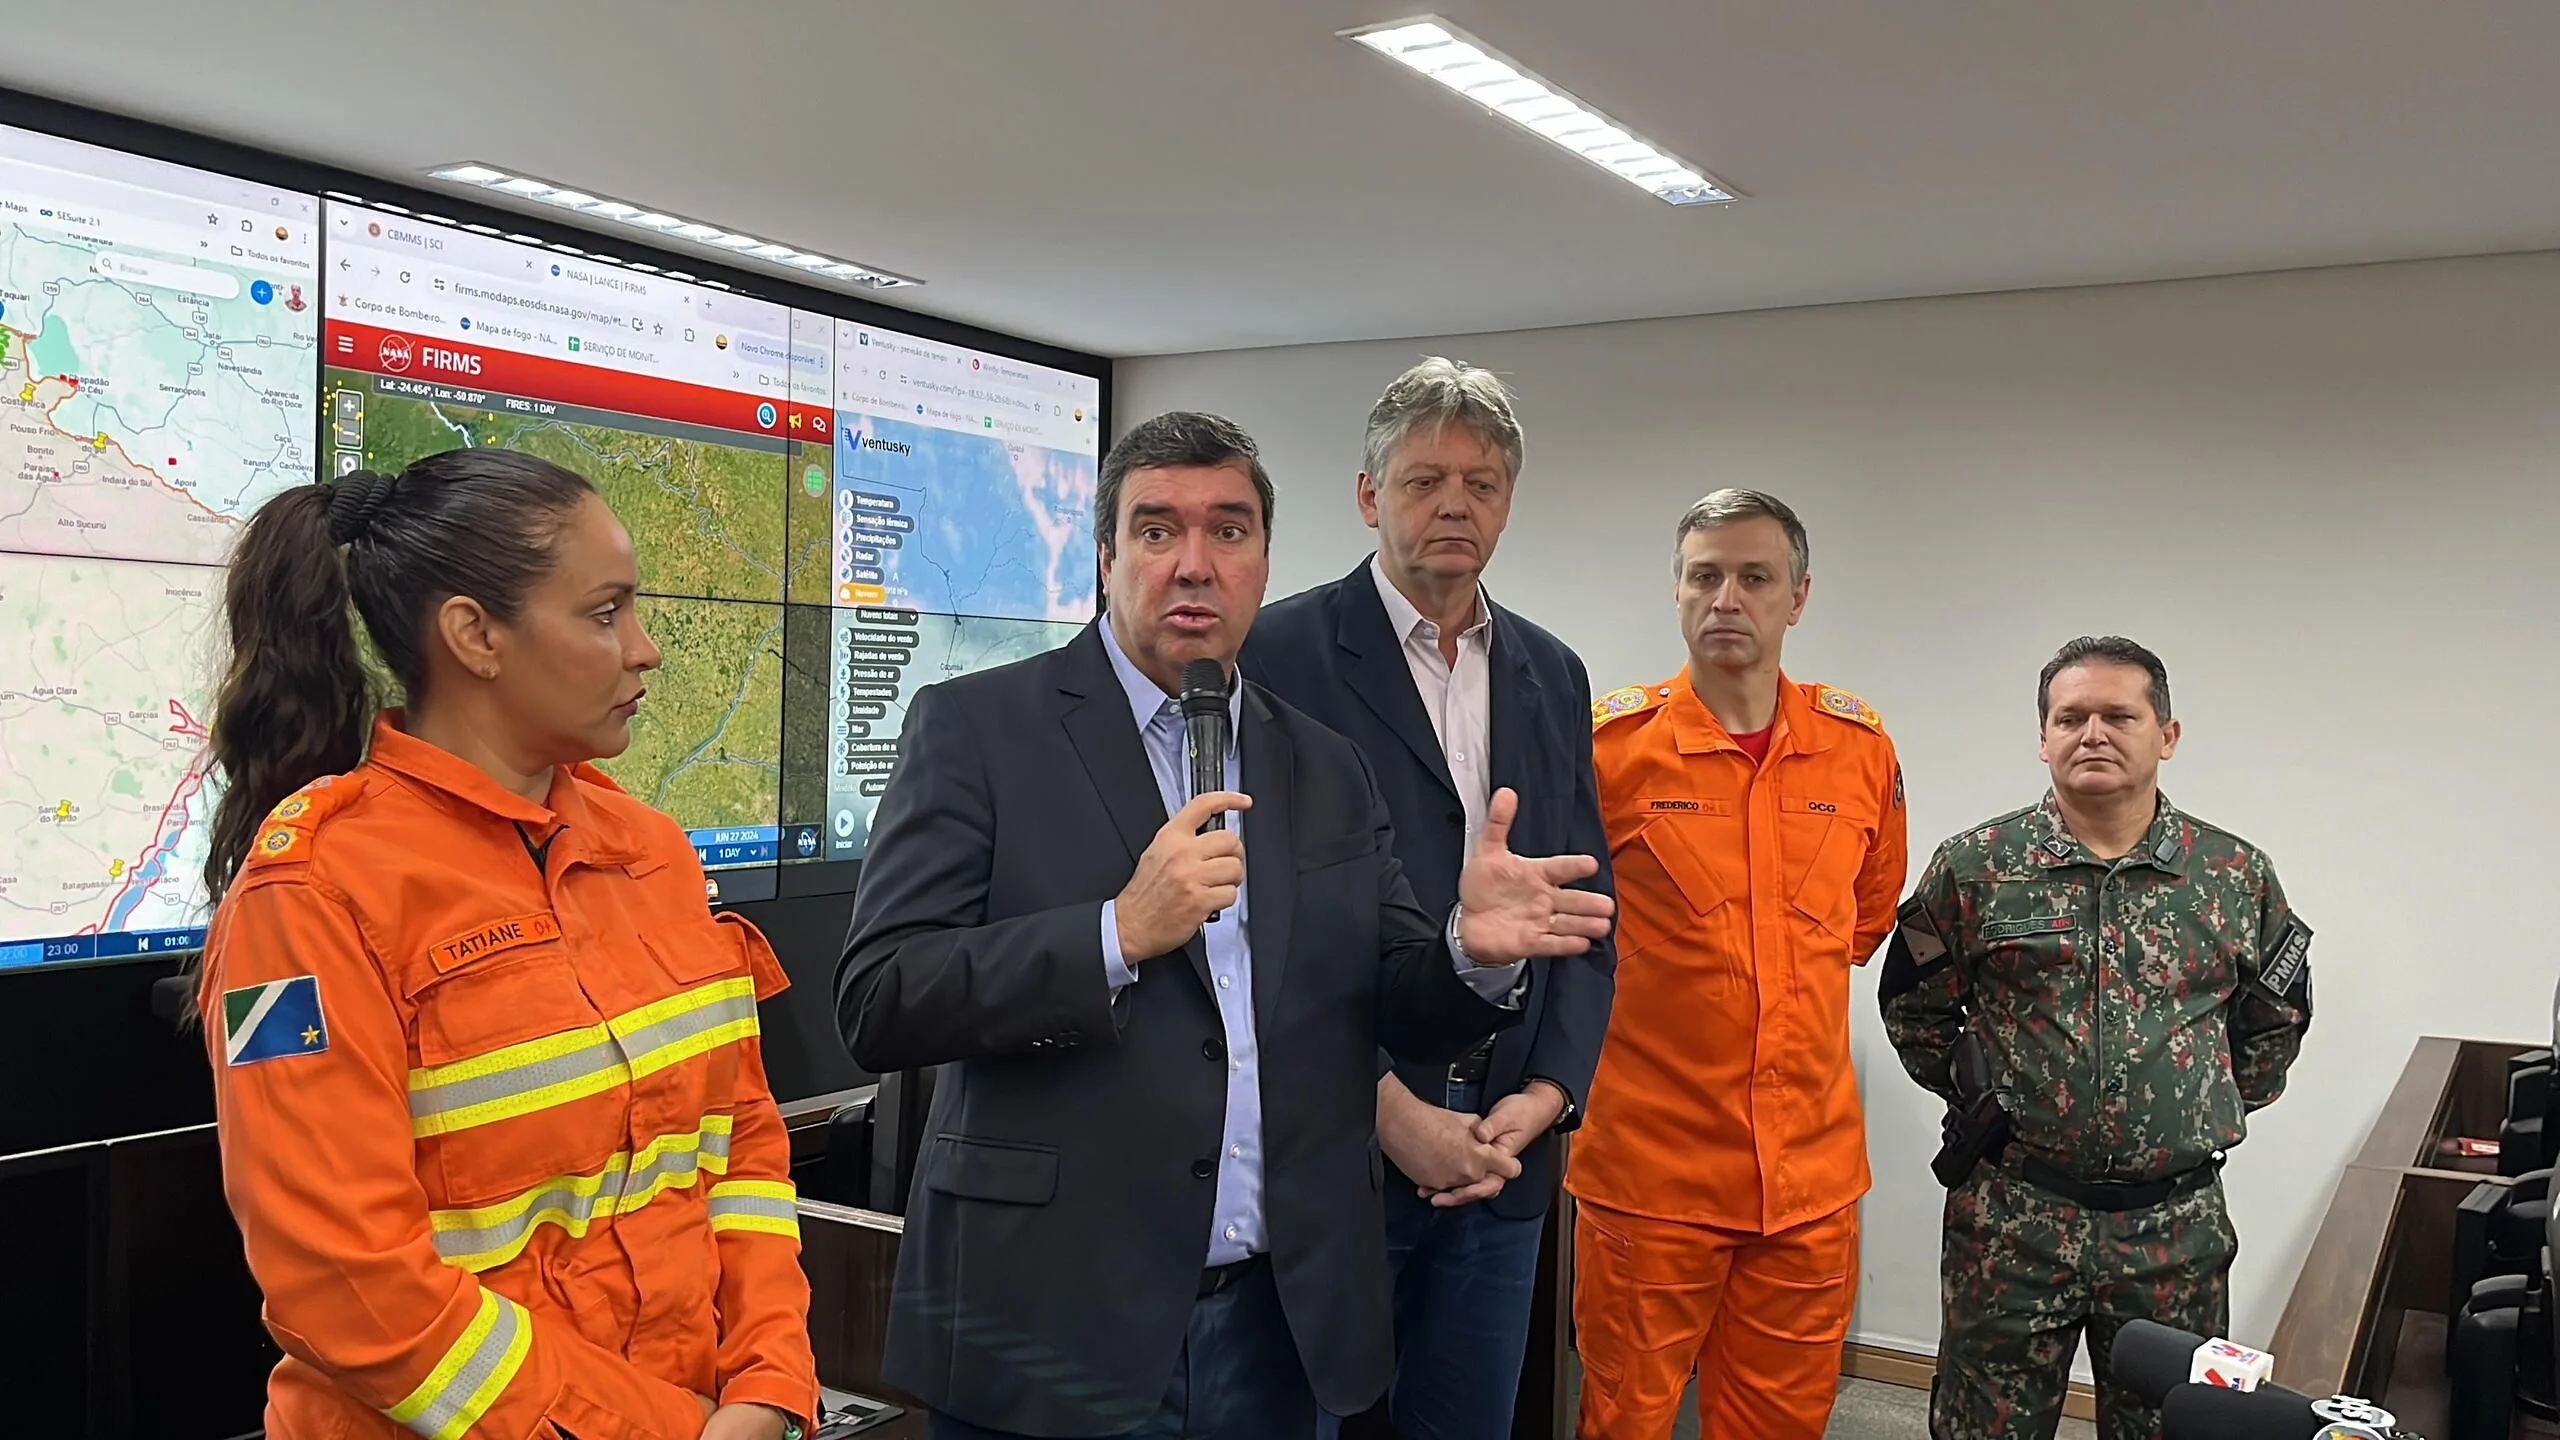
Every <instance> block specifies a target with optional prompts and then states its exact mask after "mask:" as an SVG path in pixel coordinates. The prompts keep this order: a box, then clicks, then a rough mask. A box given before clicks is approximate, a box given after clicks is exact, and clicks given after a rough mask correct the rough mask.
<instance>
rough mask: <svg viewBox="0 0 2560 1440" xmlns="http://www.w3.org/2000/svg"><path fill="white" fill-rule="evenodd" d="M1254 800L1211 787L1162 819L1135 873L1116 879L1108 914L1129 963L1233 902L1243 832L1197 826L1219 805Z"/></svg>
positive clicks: (1158, 951)
mask: <svg viewBox="0 0 2560 1440" xmlns="http://www.w3.org/2000/svg"><path fill="white" fill-rule="evenodd" d="M1252 808H1253V797H1251V796H1249V795H1241V794H1238V793H1236V792H1235V791H1233V790H1212V791H1210V792H1208V793H1207V794H1205V795H1198V796H1194V797H1193V798H1192V801H1191V803H1190V804H1188V805H1185V806H1183V807H1182V808H1181V809H1180V810H1177V811H1175V812H1174V814H1173V818H1172V819H1170V820H1167V821H1166V822H1164V828H1163V829H1161V830H1158V831H1157V832H1156V838H1155V839H1153V840H1151V841H1149V842H1148V843H1147V853H1145V854H1144V855H1141V856H1139V857H1138V869H1137V873H1136V874H1133V875H1131V876H1130V877H1129V883H1128V884H1127V885H1126V886H1124V887H1122V889H1121V891H1120V898H1119V901H1118V908H1117V910H1116V911H1115V914H1116V915H1117V917H1118V922H1119V927H1120V950H1121V953H1122V955H1124V956H1125V957H1126V958H1127V959H1128V961H1129V963H1130V964H1131V965H1136V964H1137V963H1138V962H1139V961H1141V960H1144V959H1146V958H1147V957H1148V956H1151V955H1162V954H1164V953H1166V952H1167V951H1170V950H1172V949H1173V948H1174V947H1175V946H1177V945H1180V944H1181V943H1182V942H1183V941H1185V940H1188V939H1190V938H1191V936H1192V932H1194V931H1196V930H1198V929H1199V928H1200V926H1201V925H1202V923H1203V922H1205V921H1207V920H1208V918H1209V917H1210V916H1211V915H1213V914H1216V913H1217V912H1218V911H1221V910H1226V909H1229V908H1231V907H1233V906H1234V905H1235V903H1236V891H1237V889H1238V888H1239V887H1240V886H1242V885H1243V884H1244V840H1243V839H1242V837H1240V836H1238V835H1237V834H1236V832H1235V831H1234V830H1233V829H1232V828H1230V829H1223V830H1212V831H1209V832H1208V833H1207V834H1205V835H1204V834H1202V833H1200V827H1201V826H1203V825H1206V824H1208V823H1209V817H1210V816H1212V815H1215V814H1217V813H1218V812H1220V811H1222V810H1236V811H1244V810H1250V809H1252Z"/></svg>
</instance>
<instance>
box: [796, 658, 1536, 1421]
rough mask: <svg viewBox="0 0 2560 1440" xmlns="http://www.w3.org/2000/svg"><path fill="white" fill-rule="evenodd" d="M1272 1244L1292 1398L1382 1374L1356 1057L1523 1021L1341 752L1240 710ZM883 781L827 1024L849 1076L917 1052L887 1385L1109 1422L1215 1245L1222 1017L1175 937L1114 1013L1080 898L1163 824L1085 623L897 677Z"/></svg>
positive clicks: (1137, 1406) (1328, 1393)
mask: <svg viewBox="0 0 2560 1440" xmlns="http://www.w3.org/2000/svg"><path fill="white" fill-rule="evenodd" d="M1241 712H1242V713H1241V718H1240V721H1239V725H1240V733H1239V734H1238V736H1237V746H1238V750H1239V752H1240V763H1241V767H1242V777H1243V785H1244V788H1245V791H1246V793H1248V794H1250V795H1252V796H1253V798H1254V808H1253V811H1252V813H1251V815H1250V817H1249V818H1248V819H1247V820H1246V822H1245V825H1246V831H1245V834H1246V846H1247V852H1246V856H1245V873H1246V883H1247V885H1248V887H1249V889H1250V893H1251V896H1252V903H1251V905H1250V907H1249V908H1250V914H1249V916H1248V919H1247V932H1246V933H1247V938H1248V941H1249V943H1250V944H1251V947H1252V956H1253V963H1252V970H1253V1012H1254V1023H1255V1034H1256V1038H1257V1040H1258V1043H1259V1045H1260V1051H1261V1066H1262V1075H1261V1079H1262V1084H1261V1098H1262V1119H1263V1155H1264V1170H1263V1191H1262V1203H1263V1213H1264V1216H1265V1221H1266V1234H1267V1235H1268V1236H1269V1244H1270V1253H1269V1263H1270V1264H1271V1266H1272V1269H1273V1275H1274V1278H1275V1279H1276V1280H1277V1282H1278V1286H1279V1292H1280V1299H1281V1303H1282V1305H1283V1306H1284V1307H1285V1308H1286V1310H1287V1312H1288V1316H1289V1323H1290V1329H1291V1331H1292V1332H1293V1334H1294V1335H1295V1336H1296V1339H1297V1345H1298V1351H1299V1356H1300V1358H1301V1360H1302V1361H1303V1362H1304V1364H1305V1366H1306V1371H1307V1377H1308V1379H1309V1381H1310V1382H1311V1383H1312V1385H1313V1387H1314V1390H1315V1394H1316V1398H1317V1399H1318V1400H1319V1401H1320V1402H1322V1403H1323V1404H1325V1405H1326V1406H1328V1407H1330V1408H1332V1409H1333V1410H1335V1411H1337V1412H1350V1411H1357V1410H1359V1409H1361V1408H1362V1407H1364V1406H1366V1405H1368V1404H1369V1403H1370V1402H1372V1401H1373V1400H1375V1399H1376V1398H1377V1397H1378V1396H1379V1395H1380V1394H1381V1393H1383V1392H1384V1390H1385V1388H1386V1385H1387V1380H1388V1377H1389V1374H1390V1372H1391V1370H1392V1368H1393V1364H1394V1354H1393V1344H1392V1341H1391V1338H1390V1336H1391V1321H1390V1313H1389V1309H1390V1305H1389V1280H1388V1270H1387V1261H1386V1251H1385V1239H1384V1233H1383V1229H1382V1226H1383V1215H1384V1212H1383V1209H1382V1208H1381V1203H1380V1190H1381V1187H1382V1185H1383V1183H1384V1177H1383V1167H1382V1165H1381V1162H1380V1159H1379V1155H1378V1149H1377V1142H1376V1138H1375V1124H1374V1122H1375V1115H1376V1086H1377V1063H1376V1054H1377V1049H1378V1047H1379V1046H1380V1045H1381V1044H1385V1045H1390V1046H1393V1047H1395V1048H1396V1049H1398V1050H1399V1051H1409V1052H1411V1053H1414V1054H1416V1055H1422V1056H1431V1055H1437V1056H1440V1057H1441V1058H1442V1059H1444V1060H1446V1059H1447V1058H1449V1057H1452V1056H1455V1055H1458V1054H1461V1053H1463V1052H1464V1051H1465V1050H1466V1049H1467V1048H1468V1047H1469V1046H1470V1045H1472V1044H1474V1043H1475V1042H1476V1041H1477V1040H1479V1039H1481V1038H1482V1037H1483V1036H1484V1035H1486V1034H1488V1033H1490V1032H1491V1031H1493V1030H1495V1029H1497V1028H1499V1027H1501V1026H1504V1025H1510V1024H1516V1023H1518V1020H1519V1017H1520V1012H1519V1011H1518V1010H1516V1009H1506V1008H1502V1007H1499V1006H1496V1005H1492V1004H1489V1003H1487V1002H1486V1001H1484V1000H1482V999H1479V998H1478V997H1477V996H1476V994H1475V992H1473V991H1472V990H1470V989H1469V988H1468V987H1467V985H1466V982H1464V981H1462V980H1460V979H1459V978H1458V977H1457V974H1456V972H1455V968H1454V963H1453V961H1452V959H1451V957H1450V955H1449V953H1448V950H1447V947H1446V944H1445V942H1444V939H1443V935H1442V931H1443V926H1444V924H1445V921H1446V919H1447V915H1446V912H1445V911H1443V912H1441V913H1440V914H1437V915H1435V914H1432V913H1429V912H1427V911H1425V910H1424V909H1422V908H1421V907H1420V906H1418V905H1416V904H1415V903H1414V899H1413V892H1412V890H1411V888H1410V887H1408V886H1407V885H1406V883H1405V880H1404V876H1403V873H1402V869H1401V867H1400V866H1399V865H1398V864H1397V862H1396V859H1395V854H1394V851H1393V848H1392V837H1391V836H1390V834H1389V833H1388V824H1387V808H1386V805H1385V803H1384V802H1383V801H1382V800H1381V799H1380V798H1379V796H1378V791H1377V787H1376V785H1375V784H1374V783H1373V782H1372V780H1371V779H1370V776H1369V772H1368V767H1367V766H1366V765H1365V764H1364V763H1363V762H1362V760H1361V758H1360V754H1359V752H1358V751H1357V750H1355V749H1353V748H1352V746H1351V743H1350V742H1349V741H1347V740H1344V739H1343V738H1342V737H1341V736H1339V735H1336V734H1334V733H1332V732H1331V731H1329V730H1326V729H1324V728H1323V727H1322V726H1319V725H1316V724H1314V723H1313V722H1311V721H1309V720H1308V719H1307V718H1306V717H1305V716H1303V715H1301V714H1299V713H1298V712H1297V711H1295V710H1293V709H1291V708H1289V707H1288V706H1287V705H1285V704H1283V703H1281V702H1279V701H1277V700H1274V699H1272V698H1271V697H1270V696H1269V695H1267V694H1265V693H1264V692H1263V691H1262V690H1260V689H1259V688H1256V687H1254V686H1252V685H1250V684H1248V685H1247V686H1246V689H1245V692H1244V695H1243V697H1242V705H1241ZM900 749H901V753H900V756H899V760H898V767H897V770H896V772H895V774H894V775H893V776H892V778H891V780H890V782H889V787H888V793H887V794H886V795H884V796H883V797H882V798H881V802H880V811H879V819H878V824H877V826H876V828H875V829H874V830H873V832H872V837H871V853H870V858H869V859H868V861H866V862H865V865H864V872H863V876H862V881H861V886H860V889H859V892H858V893H857V894H856V896H855V899H854V913H853V930H852V936H851V939H850V941H849V942H848V944H847V947H846V950H845V955H844V961H843V963H842V965H841V966H840V968H839V969H838V971H837V976H836V1017H837V1023H838V1025H839V1027H840V1028H841V1030H842V1031H843V1034H844V1038H845V1043H846V1044H847V1046H848V1047H850V1049H851V1050H852V1052H853V1058H854V1061H855V1063H857V1064H859V1065H860V1066H862V1067H863V1068H864V1069H866V1070H870V1071H874V1072H886V1071H892V1070H910V1069H916V1068H919V1067H923V1066H929V1065H939V1066H943V1067H944V1068H943V1069H942V1071H941V1072H940V1074H939V1075H938V1076H937V1077H936V1083H935V1088H934V1093H933V1102H932V1108H931V1111H930V1114H929V1116H928V1118H927V1121H926V1124H925V1127H924V1135H925V1141H924V1150H923V1153H922V1154H921V1155H920V1156H919V1158H918V1161H917V1168H916V1184H915V1190H914V1193H913V1194H912V1195H911V1196H910V1197H909V1200H908V1205H907V1213H906V1237H905V1239H904V1241H903V1243H901V1245H900V1246H899V1250H898V1278H897V1286H896V1290H895V1293H894V1296H893V1298H892V1302H891V1314H890V1326H889V1341H888V1356H887V1363H886V1368H885V1374H886V1378H887V1379H888V1380H889V1382H890V1383H891V1384H894V1385H896V1386H899V1387H900V1388H902V1389H905V1390H908V1391H910V1392H912V1393H914V1394H915V1395H917V1396H918V1397H919V1398H921V1399H923V1400H924V1401H925V1402H926V1403H928V1404H930V1405H932V1406H934V1407H935V1408H937V1409H940V1410H943V1411H945V1412H947V1413H949V1414H952V1415H954V1416H956V1417H958V1418H960V1419H964V1420H967V1421H970V1422H972V1423H974V1424H977V1425H981V1426H987V1427H991V1428H994V1429H998V1430H1006V1431H1013V1432H1017V1433H1022V1434H1030V1435H1059V1436H1072V1435H1116V1434H1120V1433H1122V1432H1125V1431H1127V1430H1129V1429H1130V1428H1132V1427H1133V1426H1135V1425H1137V1424H1138V1423H1139V1422H1141V1421H1142V1420H1144V1419H1145V1418H1146V1417H1147V1415H1149V1414H1150V1413H1152V1412H1153V1411H1154V1409H1155V1407H1156V1405H1157V1404H1158V1402H1159V1401H1160V1400H1161V1398H1162V1396H1163V1393H1164V1387H1165V1384H1166V1382H1167V1381H1168V1380H1169V1379H1170V1378H1171V1375H1172V1372H1173V1365H1174V1362H1175V1358H1176V1355H1177V1354H1178V1352H1179V1349H1180V1346H1181V1343H1182V1338H1183V1332H1184V1330H1185V1327H1186V1326H1187V1324H1188V1322H1189V1319H1190V1315H1191V1310H1192V1305H1193V1301H1194V1299H1195V1298H1196V1296H1197V1293H1198V1290H1199V1282H1200V1272H1201V1269H1202V1267H1203V1265H1204V1264H1205V1263H1206V1258H1207V1251H1208V1246H1209V1238H1210V1236H1209V1230H1210V1215H1211V1208H1212V1199H1213V1196H1214V1194H1215V1190H1216V1183H1215V1175H1216V1168H1217V1166H1216V1158H1217V1155H1218V1150H1219V1146H1220V1144H1221V1142H1222V1138H1223V1132H1224V1125H1225V1110H1226V1098H1225V1097H1226V1077H1227V1073H1228V1067H1227V1064H1226V1051H1225V1045H1224V1028H1223V1026H1222V1025H1221V1024H1220V1022H1219V1018H1218V1011H1217V1006H1216V1005H1215V1003H1214V1002H1213V1001H1212V1000H1211V999H1210V990H1209V970H1208V960H1207V955H1206V951H1205V948H1204V947H1203V945H1202V943H1201V941H1200V940H1199V938H1198V936H1196V935H1195V936H1194V937H1193V938H1192V939H1191V941H1190V942H1188V943H1187V944H1186V945H1185V946H1184V947H1183V952H1182V953H1181V954H1179V955H1166V956H1163V957H1159V958H1156V959H1151V960H1147V961H1145V962H1143V963H1142V964H1140V965H1139V966H1138V980H1137V982H1136V983H1135V984H1132V985H1130V986H1128V987H1127V988H1125V989H1124V990H1123V991H1122V992H1121V993H1120V996H1119V997H1118V999H1117V1000H1115V999H1114V998H1113V996H1112V993H1111V989H1110V985H1109V982H1108V980H1107V979H1106V978H1105V971H1104V968H1103V959H1102V939H1101V917H1102V905H1103V902H1104V901H1105V900H1108V899H1110V898H1111V897H1112V896H1114V895H1116V894H1118V893H1119V891H1120V888H1121V887H1122V886H1123V885H1125V884H1127V883H1128V880H1129V877H1130V875H1131V874H1132V873H1133V872H1134V870H1135V868H1136V861H1137V857H1138V856H1139V854H1140V853H1142V852H1143V851H1144V850H1145V849H1146V847H1147V845H1148V843H1149V842H1150V841H1151V840H1152V839H1153V838H1154V836H1155V832H1156V831H1157V830H1158V829H1160V828H1161V827H1162V826H1163V824H1164V820H1165V810H1164V805H1163V802H1162V801H1161V800H1160V799H1159V798H1158V797H1157V794H1156V788H1155V781H1154V779H1153V777H1152V775H1151V773H1150V772H1149V770H1148V768H1147V761H1146V754H1145V751H1144V749H1143V748H1142V745H1141V742H1140V740H1139V737H1138V732H1137V728H1136V726H1135V725H1134V724H1132V723H1131V720H1130V716H1129V707H1128V700H1127V696H1126V694H1125V692H1124V691H1123V690H1122V689H1121V687H1120V683H1119V679H1118V677H1117V676H1116V675H1115V674H1114V673H1113V671H1112V668H1111V662H1110V657H1109V655H1108V654H1107V653H1106V652H1105V651H1104V649H1103V644H1102V638H1101V636H1100V634H1099V633H1098V631H1097V630H1095V629H1094V628H1093V627H1090V626H1089V627H1087V628H1086V630H1085V631H1084V633H1082V634H1080V635H1078V636H1077V637H1076V638H1075V639H1073V640H1071V641H1069V642H1068V643H1067V644H1066V645H1064V646H1062V647H1060V648H1059V649H1057V650H1054V651H1051V652H1050V653H1048V654H1046V655H1042V656H1038V657H1036V658H1033V659H1031V660H1026V661H1023V662H1020V663H1017V664H1014V665H1009V666H1005V667H1003V668H1001V669H996V670H989V671H983V672H980V673H978V674H975V675H967V676H962V677H959V678H957V679H953V680H950V681H946V682H944V683H942V684H938V685H933V686H928V687H926V688H925V689H923V690H921V691H918V692H917V694H916V696H915V698H914V700H913V702H912V703H911V704H910V705H909V707H908V710H907V717H906V723H905V725H904V727H903V733H902V739H901V742H900Z"/></svg>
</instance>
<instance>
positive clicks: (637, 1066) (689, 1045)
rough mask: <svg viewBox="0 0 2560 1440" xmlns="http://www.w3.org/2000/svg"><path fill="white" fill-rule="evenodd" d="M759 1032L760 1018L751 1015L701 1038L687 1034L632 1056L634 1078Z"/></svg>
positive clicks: (733, 1021) (706, 1031)
mask: <svg viewBox="0 0 2560 1440" xmlns="http://www.w3.org/2000/svg"><path fill="white" fill-rule="evenodd" d="M759 1029H760V1027H759V1026H758V1025H757V1023H756V1017H755V1016H753V1015H749V1016H746V1017H745V1018H743V1019H739V1020H732V1021H729V1022H728V1023H727V1024H725V1025H719V1026H715V1027H713V1028H711V1029H709V1030H705V1031H703V1032H702V1033H701V1034H699V1035H687V1036H685V1037H684V1038H683V1039H681V1040H671V1041H668V1042H667V1043H666V1044H664V1045H661V1046H659V1047H658V1048H657V1049H655V1050H650V1051H647V1052H645V1053H642V1054H639V1055H634V1056H633V1057H631V1078H632V1079H634V1080H641V1079H646V1078H647V1077H649V1076H651V1075H655V1074H657V1073H658V1072H659V1071H661V1070H667V1069H672V1068H674V1067H675V1066H678V1065H681V1064H683V1063H684V1062H685V1061H687V1060H690V1059H692V1058H693V1057H694V1056H696V1055H702V1054H707V1053H709V1052H711V1051H713V1050H717V1049H719V1048H720V1047H721V1046H723V1045H726V1044H729V1043H730V1042H731V1041H734V1040H744V1039H746V1038H747V1037H748V1036H750V1035H753V1034H756V1033H757V1032H758V1030H759Z"/></svg>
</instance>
